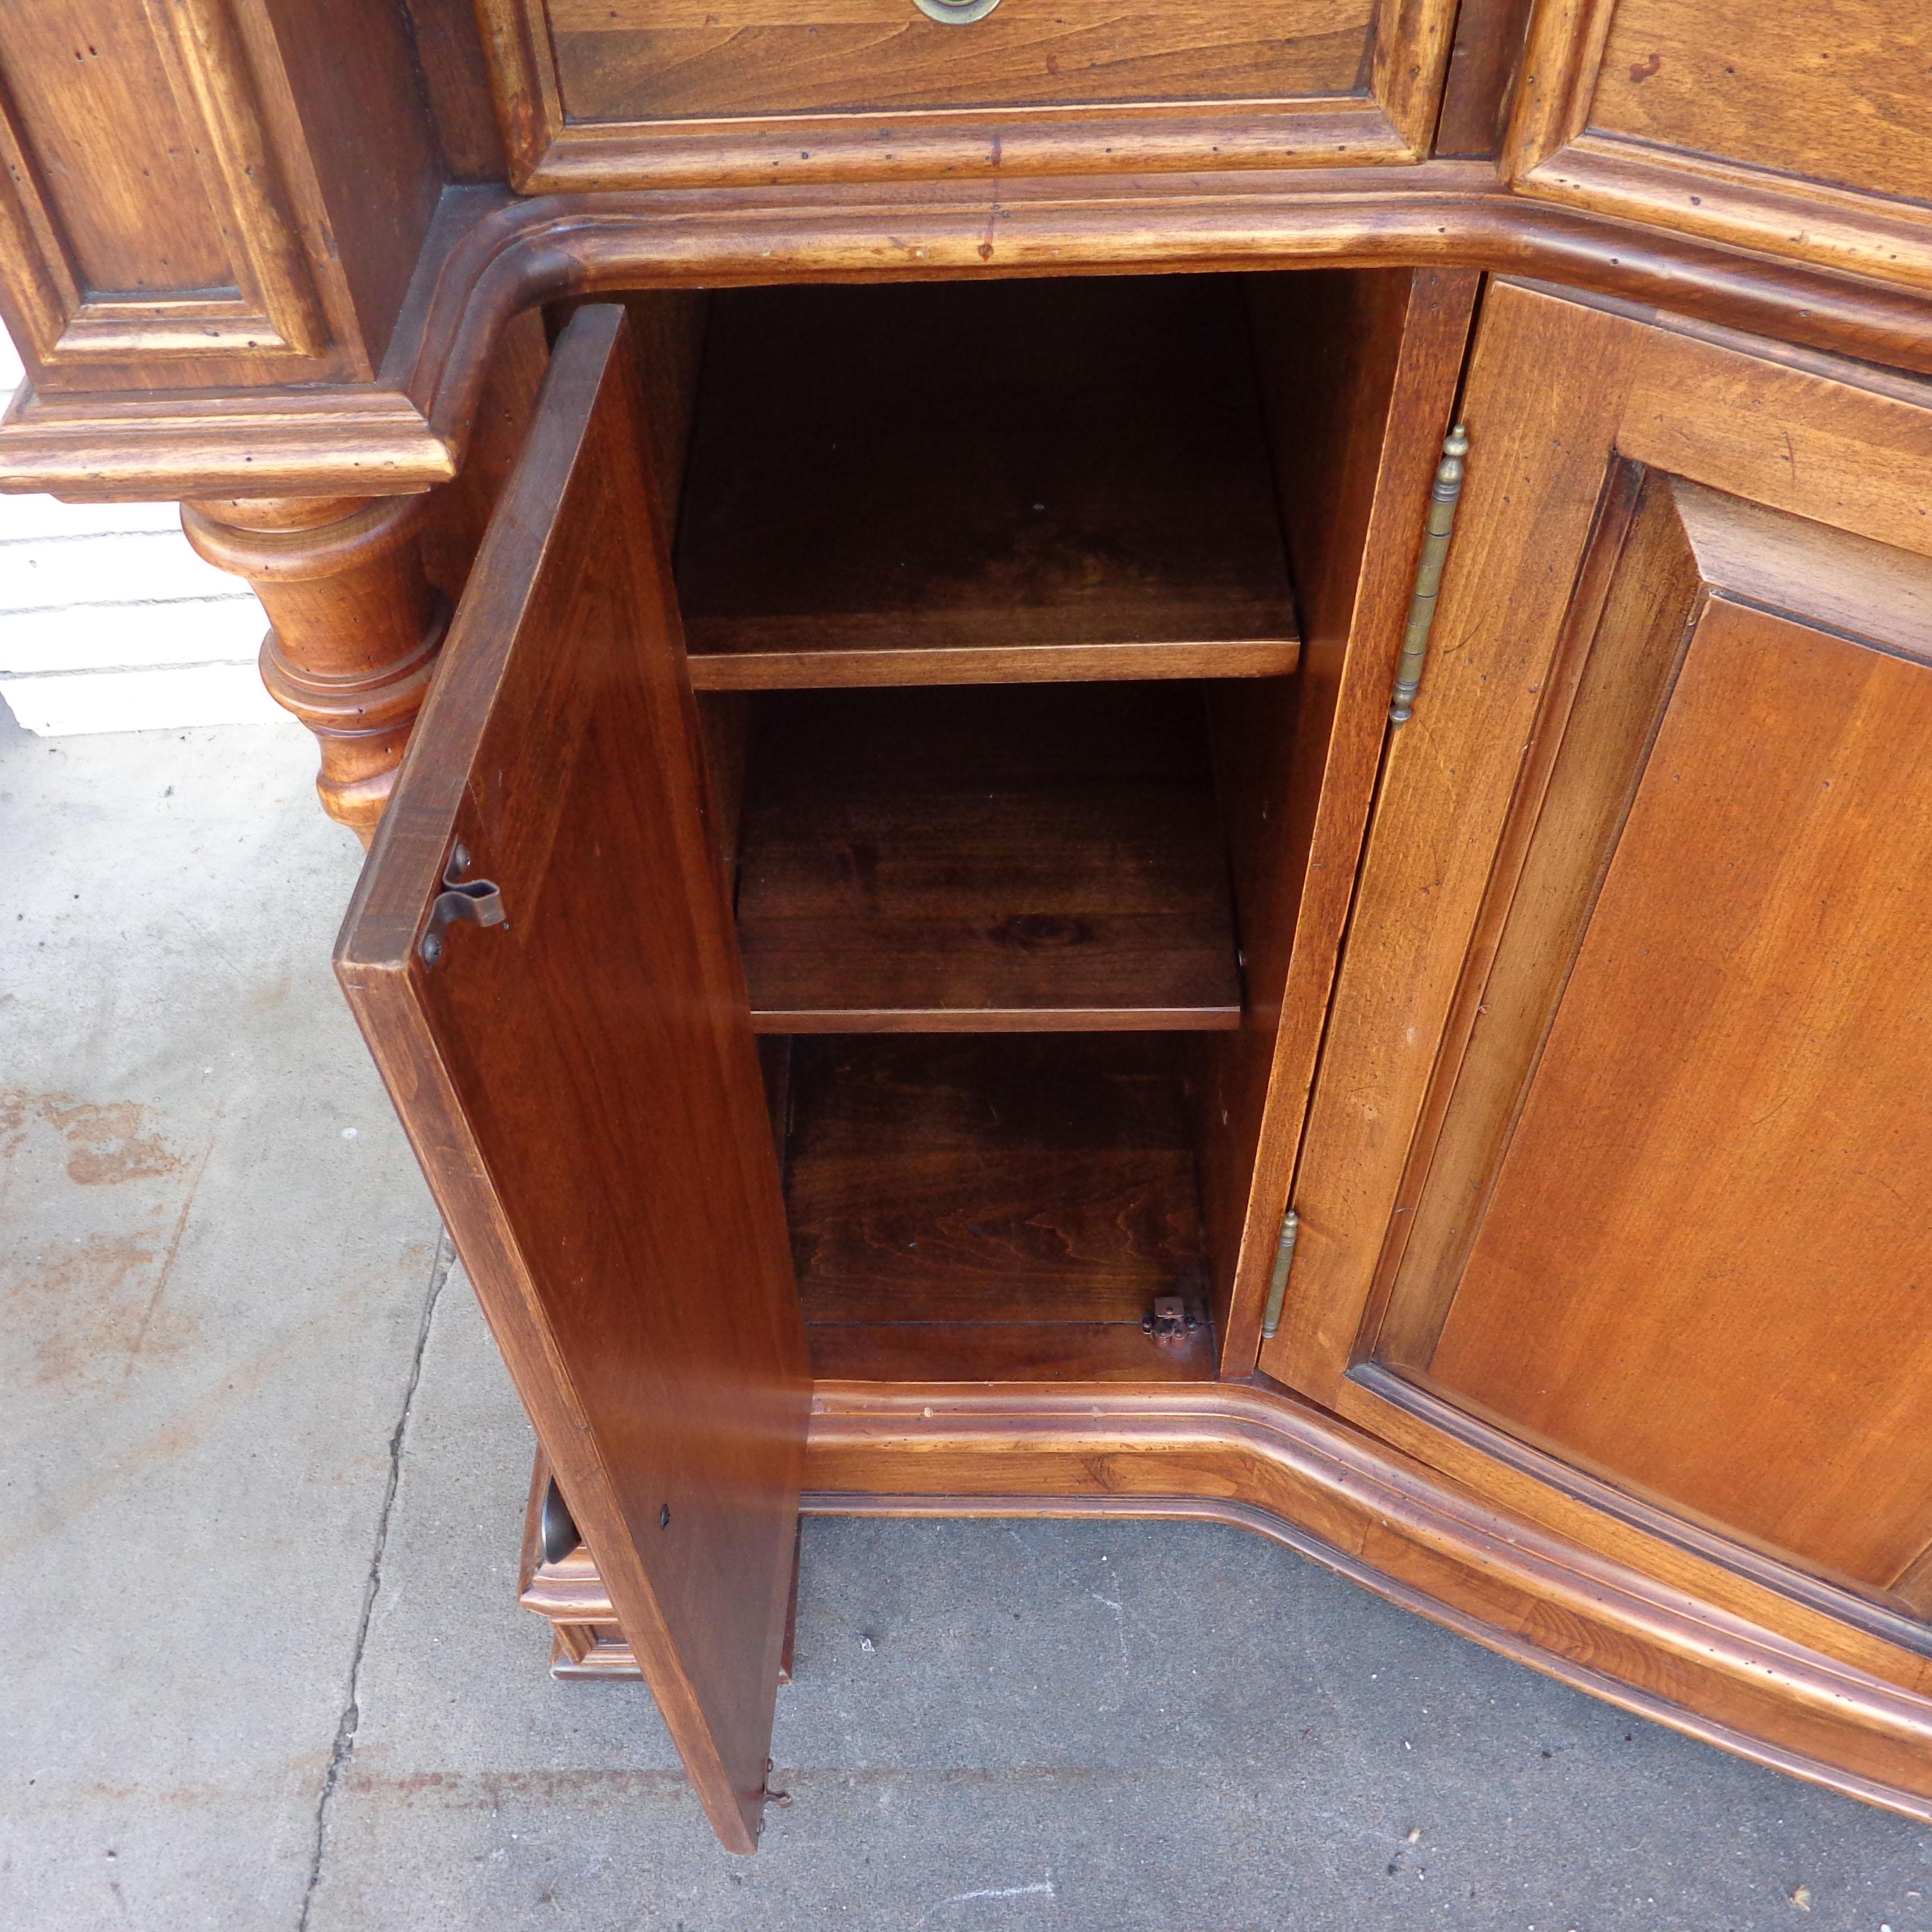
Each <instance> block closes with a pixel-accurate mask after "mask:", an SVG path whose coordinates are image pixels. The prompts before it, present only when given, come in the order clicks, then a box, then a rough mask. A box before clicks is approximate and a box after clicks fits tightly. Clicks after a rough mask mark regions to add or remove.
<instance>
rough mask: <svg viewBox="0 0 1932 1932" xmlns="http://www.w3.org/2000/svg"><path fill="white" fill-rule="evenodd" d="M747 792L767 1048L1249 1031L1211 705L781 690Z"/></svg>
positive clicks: (1077, 691)
mask: <svg viewBox="0 0 1932 1932" xmlns="http://www.w3.org/2000/svg"><path fill="white" fill-rule="evenodd" d="M748 774H749V775H748V784H747V790H746V795H745V808H744V817H743V821H742V823H743V830H742V835H741V839H740V844H739V864H738V901H737V911H738V938H739V947H740V950H741V951H742V955H743V957H744V962H745V978H746V980H747V983H748V986H749V987H750V989H751V1011H752V1016H753V1019H754V1024H755V1025H757V1027H758V1028H759V1029H760V1031H764V1032H770V1033H798V1032H807V1031H811V1032H821V1033H825V1032H829V1033H851V1032H857V1031H901V1032H904V1031H914V1032H919V1031H932V1030H934V1029H935V1028H938V1029H956V1028H966V1029H977V1030H980V1031H986V1030H989V1029H990V1030H996V1031H1007V1030H1012V1029H1014V1028H1044V1029H1048V1030H1053V1031H1061V1030H1065V1029H1067V1028H1090V1029H1118V1028H1124V1027H1138V1028H1214V1027H1226V1026H1232V1025H1235V1024H1237V1022H1238V1019H1239V1017H1240V1013H1241V984H1240V979H1239V975H1238V968H1237V965H1236V960H1235V933H1234V926H1233V921H1232V916H1231V914H1230V911H1229V896H1228V880H1227V868H1226V860H1225V858H1224V856H1223V850H1222V846H1221V841H1220V826H1219V824H1218V823H1217V815H1216V811H1215V803H1214V781H1213V777H1212V774H1211V769H1210V766H1209V760H1208V743H1207V733H1206V730H1205V724H1204V722H1203V719H1202V700H1201V694H1200V691H1199V688H1198V687H1196V686H1194V685H1186V684H1183V685H1166V684H1099V685H1023V686H1013V687H1003V686H974V687H969V688H964V689H961V690H958V691H947V690H933V689H919V688H914V689H908V690H904V691H788V692H784V693H772V694H767V695H766V697H764V698H763V700H761V703H760V711H759V715H758V718H757V722H756V724H755V727H754V736H753V739H752V741H751V751H750V754H749V760H748Z"/></svg>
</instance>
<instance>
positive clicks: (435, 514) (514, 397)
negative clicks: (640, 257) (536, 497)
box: [422, 311, 550, 604]
mask: <svg viewBox="0 0 1932 1932" xmlns="http://www.w3.org/2000/svg"><path fill="white" fill-rule="evenodd" d="M549 360H550V347H549V344H547V342H546V341H545V340H544V326H543V317H541V315H540V314H537V313H536V312H535V311H529V313H526V314H523V315H520V316H518V317H517V318H516V320H514V322H513V323H511V325H510V326H509V327H508V329H505V331H504V332H503V335H502V340H501V341H499V343H498V344H497V346H496V356H495V357H494V358H493V359H492V361H491V362H490V380H489V382H488V383H487V386H485V388H484V392H483V394H482V395H481V398H479V399H478V404H477V410H476V422H475V426H474V428H472V431H471V432H470V437H469V454H468V456H467V458H466V460H465V461H464V463H463V468H462V469H461V471H460V472H459V474H458V476H457V478H456V480H455V481H454V482H453V483H446V484H444V485H443V487H442V488H441V489H440V490H436V491H434V492H433V493H432V494H431V498H430V509H429V517H428V521H427V523H425V526H424V529H423V535H422V549H423V567H424V568H425V571H426V572H427V573H428V577H429V580H430V581H431V583H434V585H435V586H436V587H437V589H439V590H440V591H441V592H443V595H445V596H446V597H447V598H449V600H450V601H451V602H452V604H454V603H455V601H456V599H457V598H459V597H460V596H461V595H462V594H463V586H464V584H465V583H467V582H468V581H469V567H470V565H472V563H474V562H475V560H476V552H477V550H478V547H479V546H480V545H481V543H482V541H483V533H484V531H485V530H486V529H488V528H489V526H490V517H492V516H493V515H494V514H496V503H497V500H498V499H499V497H501V496H502V493H503V489H504V486H505V484H507V483H508V481H509V479H510V473H511V471H512V470H513V469H515V467H516V464H517V458H518V457H519V456H520V455H522V454H523V444H524V442H525V440H526V439H527V437H529V428H530V411H531V410H532V408H533V407H535V403H536V397H537V390H538V386H540V385H541V383H542V381H543V373H544V365H546V364H547V362H549Z"/></svg>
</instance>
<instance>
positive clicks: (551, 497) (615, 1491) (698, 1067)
mask: <svg viewBox="0 0 1932 1932" xmlns="http://www.w3.org/2000/svg"><path fill="white" fill-rule="evenodd" d="M648 430H649V425H647V424H646V422H644V420H643V410H642V407H641V403H640V384H639V379H638V374H637V370H636V368H635V367H634V354H633V350H632V347H631V341H630V337H629V331H628V325H627V323H626V321H625V314H624V311H622V308H616V307H597V308H584V309H581V310H579V311H577V314H576V315H575V316H574V317H573V318H572V320H571V322H570V323H569V325H568V327H567V328H566V329H565V331H564V332H563V335H562V337H561V338H560V339H559V341H558V343H557V345H556V352H555V354H554V356H553V358H552V360H551V363H550V371H549V374H548V376H547V378H546V380H545V382H544V388H543V392H542V395H541V398H539V401H538V406H537V410H536V414H535V420H534V422H533V424H532V428H531V431H530V435H529V442H528V444H527V446H526V449H525V451H524V453H523V458H522V460H521V462H520V464H519V466H518V468H517V472H516V473H515V475H514V477H513V478H512V479H511V482H510V484H509V487H508V489H507V490H505V493H504V496H503V498H502V502H501V504H500V505H499V508H498V510H497V511H496V516H495V518H494V520H493V522H492V523H491V525H490V530H489V533H488V535H487V538H485V541H484V545H483V548H482V551H481V554H480V555H479V556H478V559H477V562H476V566H475V571H474V572H473V574H472V577H471V578H470V583H469V589H468V590H467V591H466V593H465V595H464V597H463V603H462V606H461V608H460V610H459V611H458V614H457V618H456V622H455V625H454V627H453V628H452V632H451V635H450V639H449V644H448V646H446V649H445V650H444V652H443V661H442V667H441V670H440V673H439V675H438V678H437V685H436V688H435V690H434V692H433V693H432V694H431V697H430V700H429V702H428V704H427V705H426V706H425V707H424V710H423V712H422V719H421V721H420V722H419V724H418V725H417V727H416V733H415V736H414V739H413V742H412V744H411V746H410V753H409V757H408V759H407V762H406V763H405V764H404V767H403V770H402V772H401V776H400V778H399V779H398V783H397V786H396V790H395V796H394V798H393V799H392V802H391V804H390V806H389V812H388V815H387V816H386V817H385V819H384V820H383V825H382V829H381V830H380V832H379V833H378V834H377V838H376V841H375V844H374V848H373V849H372V850H371V853H370V855H369V860H368V865H366V866H365V868H364V870H363V874H362V882H361V883H360V885H359V886H358V888H357V890H356V897H355V900H354V902H353V904H352V905H351V907H350V912H349V916H348V919H347V922H346V923H345V925H344V929H343V934H342V938H341V941H340V943H339V944H338V947H337V953H336V970H337V972H338V975H339V977H341V982H342V984H343V986H344V989H345V991H346V992H347V994H348V996H349V1002H350V1006H351V1007H353V1009H354V1010H355V1013H356V1019H357V1021H358V1022H359V1024H360V1025H361V1027H362V1031H363V1033H364V1035H365V1037H366V1038H367V1039H368V1043H369V1045H370V1047H371V1050H372V1051H373V1052H374V1055H375V1057H376V1061H377V1065H378V1066H379V1067H380V1068H381V1070H382V1073H383V1079H384V1080H385V1081H386V1082H387V1083H388V1085H389V1091H390V1094H391V1095H392V1097H393V1098H394V1100H395V1103H396V1106H397V1109H398V1112H400V1113H401V1116H402V1119H403V1123H404V1126H405V1127H406V1128H407V1130H408V1132H409V1135H410V1139H411V1141H412V1142H413V1144H414V1145H415V1148H416V1154H417V1157H418V1159H419V1160H421V1162H422V1166H423V1169H424V1171H425V1173H426V1174H427V1175H428V1178H429V1181H430V1185H431V1187H432V1188H433V1189H434V1190H435V1193H436V1197H437V1202H438V1203H439V1205H440V1207H441V1208H442V1210H443V1216H444V1218H445V1220H446V1221H447V1222H448V1223H449V1229H450V1232H451V1233H452V1235H453V1237H454V1238H455V1243H456V1247H457V1250H458V1253H460V1256H461V1257H462V1259H463V1265H464V1267H465V1268H466V1269H467V1270H468V1271H469V1277H470V1279H471V1280H472V1283H474V1284H475V1289H476V1292H477V1295H478V1298H480V1299H481V1302H482V1304H483V1307H484V1311H485V1313H487V1316H488V1317H489V1321H490V1327H491V1328H492V1330H493V1331H494V1333H495V1335H496V1340H497V1343H498V1345H499V1346H500V1348H501V1349H502V1352H503V1355H504V1357H505V1360H506V1361H507V1362H508V1364H509V1367H510V1372H511V1376H513V1377H514V1379H515V1382H516V1385H517V1391H518V1393H519V1394H520V1395H521V1396H522V1397H523V1402H524V1405H525V1406H526V1408H527V1409H529V1413H530V1415H531V1417H532V1420H533V1421H534V1422H535V1425H536V1430H537V1433H538V1437H539V1439H541V1443H542V1445H543V1449H544V1454H545V1455H546V1456H547V1457H548V1459H549V1461H550V1467H551V1469H553V1472H555V1474H556V1478H557V1480H558V1481H559V1485H560V1487H561V1488H562V1493H563V1495H564V1497H565V1501H566V1502H568V1505H569V1508H570V1511H571V1514H572V1516H573V1517H574V1520H575V1521H576V1522H577V1525H578V1526H579V1527H580V1530H581V1532H582V1533H583V1536H584V1538H585V1541H586V1542H587V1543H588V1544H589V1548H590V1551H591V1554H592V1556H594V1557H595V1559H596V1562H597V1566H598V1574H600V1575H601V1577H603V1579H604V1582H605V1583H606V1584H607V1586H608V1588H609V1590H610V1598H611V1601H612V1604H613V1606H614V1607H615V1609H616V1613H617V1616H618V1619H619V1622H620V1624H621V1625H622V1629H623V1633H624V1635H625V1639H626V1640H628V1643H630V1645H631V1649H632V1650H633V1651H634V1653H635V1655H636V1657H637V1662H638V1664H639V1665H640V1667H641V1669H642V1670H643V1675H644V1676H645V1678H646V1680H647V1682H649V1685H650V1687H651V1689H652V1692H653V1693H654V1694H655V1696H656V1698H657V1701H658V1708H659V1709H660V1710H661V1712H663V1713H664V1721H665V1722H666V1724H667V1725H668V1726H669V1727H670V1733H671V1735H672V1736H673V1738H674V1739H676V1743H677V1746H678V1748H679V1751H681V1752H682V1754H683V1757H684V1762H685V1766H686V1768H687V1769H688V1771H689V1772H690V1775H691V1780H692V1782H693V1783H694V1785H695V1786H696V1787H697V1791H698V1793H699V1795H700V1797H701V1798H702V1799H703V1802H704V1805H705V1808H706V1811H708V1812H709V1814H710V1817H711V1821H712V1824H713V1826H715V1828H716V1829H717V1832H718V1836H719V1838H721V1839H722V1840H723V1841H724V1843H725V1844H726V1845H727V1846H729V1847H730V1849H733V1850H734V1851H739V1852H749V1851H751V1850H753V1849H755V1846H756V1843H757V1834H758V1832H759V1829H760V1817H761V1812H762V1808H763V1792H764V1784H765V1769H766V1751H767V1748H768V1747H769V1740H770V1735H771V1724H772V1706H773V1703H774V1700H775V1696H776V1691H777V1685H778V1667H779V1655H780V1649H781V1644H782V1641H783V1638H784V1619H785V1614H786V1609H787V1598H788V1595H789V1589H790V1580H791V1562H792V1551H793V1538H794V1537H795V1535H796V1524H797V1512H798V1490H799V1478H800V1474H801V1472H802V1466H803V1460H804V1449H805V1416H806V1411H807V1407H808V1394H809V1386H810V1384H809V1370H808V1366H807V1363H806V1358H805V1340H804V1331H803V1328H802V1325H801V1323H800V1320H799V1310H798V1300H797V1294H796V1288H795V1286H794V1284H793V1278H792V1272H791V1262H790V1248H789V1243H788V1241H787V1235H786V1230H785V1221H784V1205H783V1202H782V1200H781V1194H780V1187H779V1179H778V1166H777V1158H776V1155H775V1152H774V1150H773V1148H772V1137H771V1133H770V1130H769V1125H768V1123H767V1120H766V1113H765V1108H764V1103H763V1094H762V1091H761V1087H760V1079H759V1073H758V1065H757V1052H756V1048H755V1046H754V1042H753V1040H752V1036H751V1022H750V1019H749V1016H748V1010H747V1007H746V1003H745V992H744V986H743V981H742V973H741V970H740V968H739V963H738V957H737V953H736V946H735V944H734V941H733V935H732V932H731V927H730V916H729V913H728V910H727V907H726V906H725V904H724V900H723V897H722V894H721V889H720V885H719V881H718V873H717V870H716V866H715V862H714V859H713V857H712V850H711V847H710V845H709V842H708V839H707V835H706V825H705V822H704V816H703V802H702V800H703V784H702V766H701V762H700V759H701V754H700V750H699V748H698V738H697V718H696V712H695V706H694V701H693V700H692V698H691V694H690V689H689V685H688V681H687V679H686V675H685V655H684V645H683V640H682V632H681V630H680V627H679V621H678V616H677V610H676V602H675V599H674V596H673V591H672V588H671V579H670V550H669V540H670V532H669V530H668V529H667V528H666V527H665V520H666V519H665V514H664V508H663V505H662V504H661V502H660V501H659V499H658V497H657V495H656V493H655V489H654V487H653V485H652V481H651V473H650V469H649V463H648V461H647V460H646V450H647V443H646V437H647V434H648Z"/></svg>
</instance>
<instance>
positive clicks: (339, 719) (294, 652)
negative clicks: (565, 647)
mask: <svg viewBox="0 0 1932 1932" xmlns="http://www.w3.org/2000/svg"><path fill="white" fill-rule="evenodd" d="M428 507H429V498H428V496H377V497H366V496H328V497H322V496H270V497H259V498H235V499H229V500H227V501H224V502H195V503H184V504H183V505H181V526H182V528H183V529H185V530H186V531H187V538H188V541H189V542H190V543H191V544H193V546H194V547H195V549H196V550H197V551H198V552H199V553H200V554H201V555H202V556H204V557H205V558H206V559H208V562H210V563H212V564H215V565H218V566H219V567H220V568H222V569H223V570H232V571H234V572H235V573H236V574H237V575H238V576H241V577H246V578H247V579H248V581H249V583H251V584H252V585H253V586H254V589H255V593H256V595H257V596H259V597H260V598H261V600H262V604H263V608H264V609H265V610H266V611H267V612H268V614H269V624H270V625H271V627H272V628H270V630H269V634H268V635H267V637H266V638H264V639H263V643H262V679H263V682H264V683H265V684H266V685H267V686H268V687H269V695H270V696H271V697H273V698H274V699H275V702H276V703H278V704H281V705H283V706H286V707H287V709H289V710H290V711H293V712H294V713H295V715H296V716H297V717H298V718H300V719H301V720H302V722H303V723H304V724H306V725H307V726H308V728H309V729H310V730H311V731H313V732H314V733H315V735H316V737H317V739H318V740H319V741H320V744H321V747H322V769H321V771H320V773H319V774H318V775H317V778H316V790H317V791H318V792H319V793H320V794H321V796H322V802H323V809H324V810H326V811H327V812H328V813H329V816H330V817H332V818H336V819H339V820H341V822H342V823H344V825H347V826H350V827H352V828H353V829H354V831H355V832H356V835H357V836H358V837H359V838H361V839H362V842H363V843H364V844H365V845H366V844H368V842H369V840H370V838H371V837H372V836H373V835H374V832H375V829H376V826H377V821H378V820H380V818H381V817H382V816H383V807H384V806H385V805H387V804H388V802H389V790H390V787H391V786H392V784H394V783H395V775H396V767H397V766H398V765H399V764H400V763H401V762H402V757H403V749H404V746H405V745H407V743H408V742H409V736H410V726H411V725H412V724H413V723H414V722H415V721H416V712H417V711H418V710H419V709H420V708H421V706H422V701H423V698H424V696H425V694H426V692H427V691H428V688H429V679H430V673H431V670H432V669H433V668H434V665H435V662H436V654H437V650H438V649H439V648H440V646H441V644H442V643H443V631H444V628H445V627H446V625H447V624H448V622H449V601H448V599H447V598H445V597H444V596H443V594H442V593H441V592H440V591H438V590H437V589H435V587H434V586H433V585H432V584H431V582H430V580H429V579H428V577H427V576H426V575H425V573H424V568H423V557H422V542H421V536H422V526H423V522H424V519H425V516H426V515H427V514H428Z"/></svg>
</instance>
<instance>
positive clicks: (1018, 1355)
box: [805, 1304, 1214, 1385]
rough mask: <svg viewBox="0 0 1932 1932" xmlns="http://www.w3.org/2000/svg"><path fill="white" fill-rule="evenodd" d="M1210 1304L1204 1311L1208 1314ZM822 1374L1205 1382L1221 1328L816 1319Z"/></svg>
mask: <svg viewBox="0 0 1932 1932" xmlns="http://www.w3.org/2000/svg"><path fill="white" fill-rule="evenodd" d="M1203 1313H1205V1304H1204V1307H1203ZM805 1335H806V1337H807V1339H808V1340H809V1342H810V1343H811V1369H812V1373H813V1374H814V1375H815V1376H817V1378H818V1379H819V1380H820V1382H1059V1383H1073V1384H1076V1385H1077V1384H1080V1383H1084V1382H1211V1381H1213V1380H1214V1331H1212V1329H1211V1328H1209V1327H1208V1326H1207V1325H1206V1324H1205V1322H1204V1324H1203V1325H1202V1327H1201V1328H1198V1329H1196V1331H1194V1333H1193V1334H1191V1335H1190V1336H1188V1337H1187V1338H1186V1339H1185V1340H1183V1341H1180V1342H1173V1343H1154V1342H1151V1341H1150V1340H1148V1338H1147V1337H1146V1336H1145V1335H1144V1334H1142V1333H1141V1331H1140V1330H1139V1328H1138V1327H1136V1326H1135V1325H1133V1324H1132V1323H1129V1322H991V1323H989V1322H850V1323H847V1322H814V1324H813V1325H811V1327H810V1328H808V1329H807V1330H806V1331H805Z"/></svg>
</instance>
